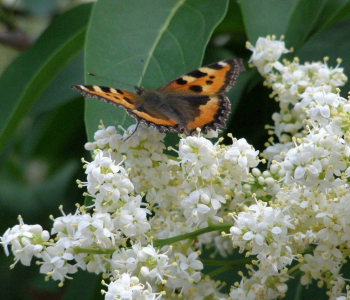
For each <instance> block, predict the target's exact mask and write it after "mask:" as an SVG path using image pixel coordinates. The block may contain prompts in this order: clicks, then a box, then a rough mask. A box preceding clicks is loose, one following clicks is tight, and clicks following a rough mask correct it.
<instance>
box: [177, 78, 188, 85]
mask: <svg viewBox="0 0 350 300" xmlns="http://www.w3.org/2000/svg"><path fill="white" fill-rule="evenodd" d="M176 83H177V84H180V85H185V84H187V81H186V80H183V79H182V77H180V78H178V79H176Z"/></svg>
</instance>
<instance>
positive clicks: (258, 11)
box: [240, 0, 297, 43]
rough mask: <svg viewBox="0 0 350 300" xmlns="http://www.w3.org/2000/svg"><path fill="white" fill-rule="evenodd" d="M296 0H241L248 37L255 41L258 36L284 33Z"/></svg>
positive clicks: (252, 41)
mask: <svg viewBox="0 0 350 300" xmlns="http://www.w3.org/2000/svg"><path fill="white" fill-rule="evenodd" d="M296 2H297V1H296V0H283V1H281V0H264V1H261V0H242V1H240V6H241V10H242V16H243V22H244V26H245V28H246V31H247V36H248V39H249V41H250V42H251V43H255V42H256V40H257V39H258V37H260V36H262V37H265V36H266V35H272V34H274V35H276V36H277V37H279V36H281V35H283V34H285V32H286V29H287V26H288V21H289V17H290V14H291V13H292V9H293V6H294V5H295V3H296Z"/></svg>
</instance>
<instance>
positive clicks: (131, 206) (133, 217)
mask: <svg viewBox="0 0 350 300" xmlns="http://www.w3.org/2000/svg"><path fill="white" fill-rule="evenodd" d="M128 201H129V202H128V203H127V204H125V205H124V206H123V208H121V209H120V210H119V211H118V214H117V215H118V217H117V218H116V219H114V222H115V227H116V228H119V229H120V230H121V231H122V232H123V233H124V234H125V235H126V236H128V237H131V236H135V235H142V234H144V233H145V232H146V231H148V230H149V229H150V228H151V225H150V224H149V223H148V221H147V214H150V211H149V210H148V209H147V208H142V207H140V206H141V201H142V198H141V196H137V197H130V199H129V200H128Z"/></svg>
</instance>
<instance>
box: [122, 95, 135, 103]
mask: <svg viewBox="0 0 350 300" xmlns="http://www.w3.org/2000/svg"><path fill="white" fill-rule="evenodd" d="M123 99H124V100H125V101H126V102H128V103H130V104H134V103H133V102H132V101H131V99H129V98H128V97H123Z"/></svg>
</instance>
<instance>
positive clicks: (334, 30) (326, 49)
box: [298, 19, 350, 97]
mask: <svg viewBox="0 0 350 300" xmlns="http://www.w3.org/2000/svg"><path fill="white" fill-rule="evenodd" d="M349 27H350V19H348V20H346V21H343V22H340V23H338V24H335V25H332V26H331V27H328V28H327V29H326V30H324V31H323V32H321V33H320V34H318V35H317V36H316V37H315V38H313V39H312V40H311V41H310V42H308V43H307V44H306V45H305V46H304V47H303V49H301V51H300V52H299V53H298V56H299V58H300V60H301V62H304V61H321V60H322V59H323V57H325V56H328V57H329V61H328V65H329V66H332V67H335V66H336V65H337V62H336V59H337V58H341V59H342V60H343V61H342V63H341V67H343V68H344V73H345V74H346V75H347V76H349V65H350V56H349V53H350V40H349ZM340 89H341V94H342V96H343V97H347V93H348V92H349V90H350V82H349V81H348V82H347V83H346V84H345V86H343V87H340Z"/></svg>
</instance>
